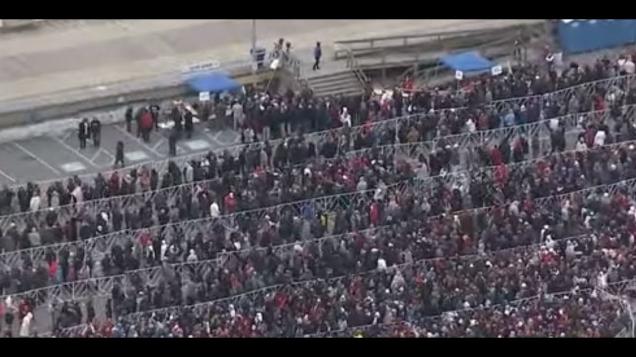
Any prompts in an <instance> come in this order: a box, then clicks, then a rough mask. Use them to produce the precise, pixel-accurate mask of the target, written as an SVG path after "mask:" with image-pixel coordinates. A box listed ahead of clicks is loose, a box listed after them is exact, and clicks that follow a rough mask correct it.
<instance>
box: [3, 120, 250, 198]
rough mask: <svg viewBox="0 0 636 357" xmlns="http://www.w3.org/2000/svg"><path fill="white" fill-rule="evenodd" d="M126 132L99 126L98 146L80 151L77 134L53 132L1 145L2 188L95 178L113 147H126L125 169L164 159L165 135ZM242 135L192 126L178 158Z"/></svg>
mask: <svg viewBox="0 0 636 357" xmlns="http://www.w3.org/2000/svg"><path fill="white" fill-rule="evenodd" d="M132 126H133V128H132V132H131V133H128V132H127V131H126V125H125V123H117V124H110V125H104V126H102V135H101V145H100V147H94V146H93V143H92V141H90V140H89V141H88V142H87V147H86V148H85V149H80V147H79V139H78V136H77V132H78V131H77V129H70V130H66V131H63V132H58V133H51V134H46V135H42V136H37V137H32V138H28V139H24V140H18V141H14V142H6V143H2V144H0V184H7V185H13V184H18V183H26V182H29V181H45V180H51V179H59V178H64V177H69V176H73V175H82V174H88V173H96V172H100V171H104V170H107V169H110V168H112V167H113V164H114V162H115V147H116V145H117V142H118V141H120V140H121V141H123V142H124V156H125V164H126V166H128V165H133V164H135V163H139V162H144V161H150V160H153V161H154V160H161V159H165V158H168V149H169V148H168V134H169V130H167V129H159V130H153V131H152V133H151V136H150V142H148V143H145V142H143V140H141V139H140V138H137V136H136V129H135V124H133V125H132ZM239 141H240V135H239V133H237V132H236V131H233V130H231V129H222V130H210V129H208V128H207V127H206V125H204V124H202V123H200V124H195V129H194V132H193V135H192V138H191V139H186V138H185V135H184V137H183V139H181V140H180V141H179V142H178V144H177V155H185V154H193V153H205V152H207V151H209V150H214V149H218V148H221V147H224V146H229V145H233V144H236V143H238V142H239Z"/></svg>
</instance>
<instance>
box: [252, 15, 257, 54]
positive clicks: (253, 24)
mask: <svg viewBox="0 0 636 357" xmlns="http://www.w3.org/2000/svg"><path fill="white" fill-rule="evenodd" d="M252 49H254V50H256V20H252Z"/></svg>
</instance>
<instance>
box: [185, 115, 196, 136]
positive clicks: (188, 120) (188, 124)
mask: <svg viewBox="0 0 636 357" xmlns="http://www.w3.org/2000/svg"><path fill="white" fill-rule="evenodd" d="M192 130H194V122H193V117H192V112H190V111H189V110H186V113H185V132H186V136H187V138H188V139H192Z"/></svg>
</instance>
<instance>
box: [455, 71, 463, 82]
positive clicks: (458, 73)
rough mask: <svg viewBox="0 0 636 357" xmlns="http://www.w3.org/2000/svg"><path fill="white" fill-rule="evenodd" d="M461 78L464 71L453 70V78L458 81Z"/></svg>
mask: <svg viewBox="0 0 636 357" xmlns="http://www.w3.org/2000/svg"><path fill="white" fill-rule="evenodd" d="M462 78H464V72H462V71H455V79H457V80H458V81H461V80H462Z"/></svg>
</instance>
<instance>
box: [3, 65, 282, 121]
mask: <svg viewBox="0 0 636 357" xmlns="http://www.w3.org/2000/svg"><path fill="white" fill-rule="evenodd" d="M272 76H273V72H272V71H267V72H262V73H258V74H251V73H250V74H243V75H238V76H235V77H234V79H235V80H236V81H238V82H239V83H240V84H243V85H244V84H251V83H258V82H262V81H267V80H270V79H271V78H272ZM189 93H191V92H190V91H189V89H188V88H187V87H186V86H185V85H178V86H170V87H164V88H149V89H143V90H137V91H134V92H130V93H117V94H109V95H104V96H95V97H92V98H90V99H83V100H77V101H73V100H72V98H69V99H71V100H69V101H67V102H64V103H58V104H52V105H44V106H40V107H36V108H29V109H22V110H17V111H12V112H4V113H0V129H6V128H11V127H17V126H24V125H33V124H39V123H42V122H45V121H50V120H56V119H63V118H67V117H73V116H79V115H80V114H81V113H83V112H87V111H96V110H106V109H113V108H118V107H122V106H125V105H128V104H133V103H141V102H148V101H162V100H166V99H171V98H179V97H183V96H186V95H187V94H189ZM122 120H123V118H122Z"/></svg>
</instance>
